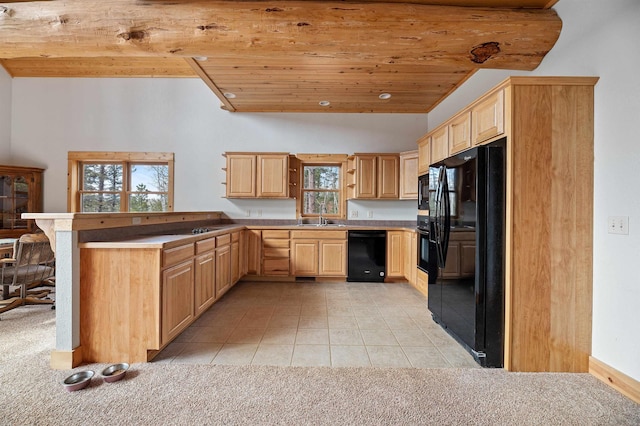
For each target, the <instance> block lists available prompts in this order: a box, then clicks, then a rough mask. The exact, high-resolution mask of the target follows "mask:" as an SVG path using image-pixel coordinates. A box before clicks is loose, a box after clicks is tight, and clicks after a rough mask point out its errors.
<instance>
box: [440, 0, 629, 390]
mask: <svg viewBox="0 0 640 426" xmlns="http://www.w3.org/2000/svg"><path fill="white" fill-rule="evenodd" d="M554 8H555V9H556V11H557V12H558V14H559V15H560V17H561V18H562V20H563V28H562V33H561V35H560V39H559V41H558V43H557V44H556V46H555V47H554V48H553V49H552V51H551V52H550V53H549V54H548V55H547V56H546V58H545V59H544V61H543V62H542V64H541V65H540V66H539V67H538V69H536V70H535V71H534V72H532V73H520V74H524V75H581V76H599V77H600V81H599V82H598V84H597V85H596V88H595V188H594V198H595V199H594V201H595V209H594V271H593V278H594V295H593V302H594V303H593V349H592V354H593V356H594V357H595V358H597V359H599V360H601V361H603V362H605V363H606V364H608V365H610V366H612V367H614V368H616V369H618V370H620V371H622V372H623V373H625V374H627V375H629V376H631V377H633V378H634V379H636V380H640V355H639V354H640V273H638V271H637V270H636V268H637V267H638V266H637V264H638V261H640V197H639V196H638V191H639V188H640V174H639V173H638V172H637V170H638V167H639V166H640V144H639V143H638V138H639V137H638V121H639V120H640V79H638V77H637V72H638V69H640V56H639V55H638V40H640V25H639V24H638V23H640V2H638V1H637V0H617V1H611V2H603V1H600V0H562V1H560V2H558V3H557V5H556V6H555V7H554ZM514 74H515V73H508V72H501V71H489V70H483V71H480V72H478V73H476V75H475V76H474V77H472V78H471V79H469V80H468V81H467V82H466V83H465V84H464V85H463V86H462V87H461V88H460V89H459V90H457V91H456V92H455V93H454V94H453V95H452V96H450V97H449V98H448V99H447V100H446V101H444V102H443V103H442V104H441V105H440V106H438V108H436V109H435V110H434V111H432V112H431V113H430V114H429V126H430V127H431V128H433V127H435V126H437V125H439V124H440V123H442V121H444V120H446V119H447V118H448V117H450V116H451V115H453V114H454V113H455V112H457V111H458V110H460V109H461V108H462V107H464V106H465V105H466V104H468V103H469V102H471V101H472V100H473V99H475V98H476V97H478V96H479V95H480V94H482V93H484V92H485V91H486V90H488V89H489V88H491V87H492V86H494V85H495V84H497V83H498V82H500V81H501V80H502V79H503V78H505V77H506V76H508V75H514ZM608 216H629V235H624V236H622V235H612V234H608V233H607V229H606V228H607V217H608Z"/></svg>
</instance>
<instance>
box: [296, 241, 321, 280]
mask: <svg viewBox="0 0 640 426" xmlns="http://www.w3.org/2000/svg"><path fill="white" fill-rule="evenodd" d="M291 251H292V256H291V275H294V276H305V275H306V276H315V275H318V242H317V241H314V240H291Z"/></svg>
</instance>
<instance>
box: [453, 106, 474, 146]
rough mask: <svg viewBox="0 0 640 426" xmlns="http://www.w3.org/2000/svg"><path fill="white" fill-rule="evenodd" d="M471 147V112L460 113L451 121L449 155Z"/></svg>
mask: <svg viewBox="0 0 640 426" xmlns="http://www.w3.org/2000/svg"><path fill="white" fill-rule="evenodd" d="M468 148H471V113H469V112H465V113H463V114H460V115H459V116H457V117H456V118H454V119H453V120H451V122H450V123H449V155H453V154H455V153H458V152H460V151H464V150H465V149H468Z"/></svg>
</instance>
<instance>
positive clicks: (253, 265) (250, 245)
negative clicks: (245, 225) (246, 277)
mask: <svg viewBox="0 0 640 426" xmlns="http://www.w3.org/2000/svg"><path fill="white" fill-rule="evenodd" d="M245 234H246V236H247V262H246V265H247V274H251V275H260V274H261V273H262V268H261V267H260V264H261V263H262V262H261V260H262V232H261V231H260V230H255V229H247V230H246V231H245Z"/></svg>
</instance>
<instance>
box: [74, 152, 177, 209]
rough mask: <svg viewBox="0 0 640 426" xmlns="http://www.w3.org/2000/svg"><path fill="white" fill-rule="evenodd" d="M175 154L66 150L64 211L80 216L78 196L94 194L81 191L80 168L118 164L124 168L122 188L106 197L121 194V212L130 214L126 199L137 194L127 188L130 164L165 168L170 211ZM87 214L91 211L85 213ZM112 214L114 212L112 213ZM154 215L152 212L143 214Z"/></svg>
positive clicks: (129, 179) (171, 207) (80, 202)
mask: <svg viewBox="0 0 640 426" xmlns="http://www.w3.org/2000/svg"><path fill="white" fill-rule="evenodd" d="M174 157H175V155H174V153H172V152H113V151H69V152H68V157H67V161H68V173H67V211H68V212H70V213H82V201H81V197H82V194H84V193H97V192H96V191H83V190H82V189H81V188H82V182H81V180H82V178H83V166H84V164H86V163H90V164H101V163H103V164H118V163H120V164H121V165H122V168H123V172H122V189H121V190H120V191H105V193H108V194H113V193H116V194H120V211H119V212H120V213H129V197H130V196H131V195H132V194H138V193H139V192H138V191H134V190H132V189H131V188H129V184H130V182H131V166H132V165H138V164H139V165H145V166H146V165H167V166H168V169H169V183H168V188H167V210H166V211H168V212H171V211H173V185H174V162H175V161H174ZM149 193H150V194H163V192H157V191H151V192H149ZM87 213H90V212H87ZM114 213H115V212H114ZM145 213H155V212H145Z"/></svg>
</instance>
